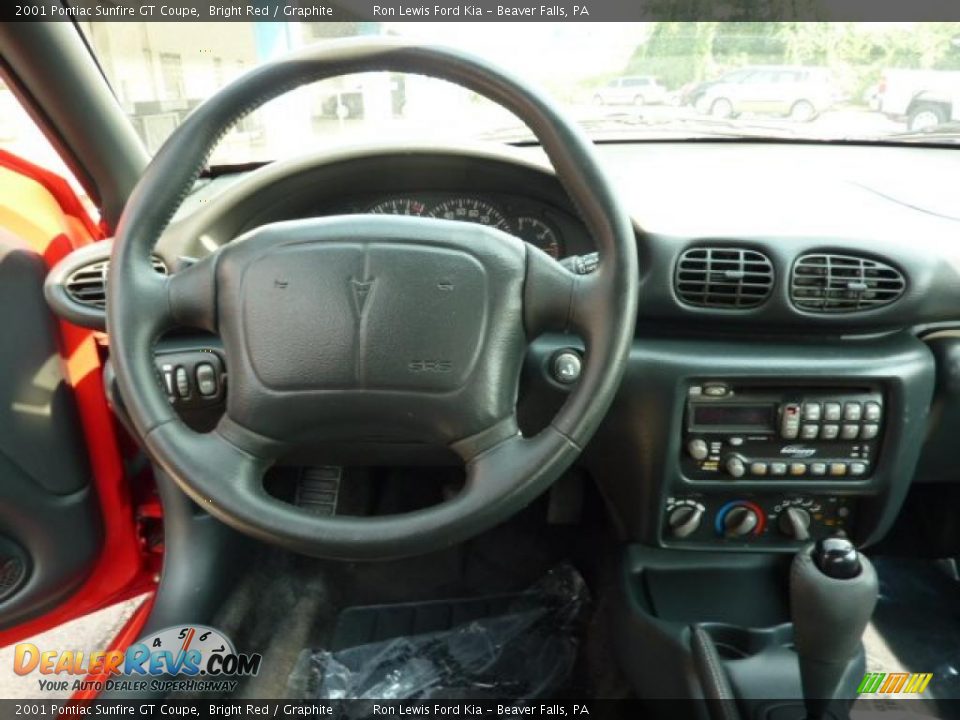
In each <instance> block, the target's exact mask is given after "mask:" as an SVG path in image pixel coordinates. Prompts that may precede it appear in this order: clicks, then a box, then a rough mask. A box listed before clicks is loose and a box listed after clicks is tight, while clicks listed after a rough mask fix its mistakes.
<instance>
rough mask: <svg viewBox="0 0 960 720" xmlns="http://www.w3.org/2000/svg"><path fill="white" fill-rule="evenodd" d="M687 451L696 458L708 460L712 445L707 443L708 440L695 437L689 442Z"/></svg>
mask: <svg viewBox="0 0 960 720" xmlns="http://www.w3.org/2000/svg"><path fill="white" fill-rule="evenodd" d="M687 452H688V453H690V457H692V458H693V459H694V460H706V459H707V456H708V455H709V454H710V447H709V446H708V445H707V441H706V440H701V439H700V438H694V439H693V440H691V441H690V442H688V443H687Z"/></svg>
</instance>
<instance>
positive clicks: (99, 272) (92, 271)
mask: <svg viewBox="0 0 960 720" xmlns="http://www.w3.org/2000/svg"><path fill="white" fill-rule="evenodd" d="M152 262H153V269H154V270H156V271H157V272H158V273H160V274H162V275H166V274H167V266H166V265H165V264H164V262H163V260H161V259H160V258H158V257H156V256H154V257H153V258H152ZM109 265H110V261H109V260H100V261H99V262H95V263H91V264H90V265H85V266H83V267H82V268H80V269H78V270H74V271H73V272H72V273H71V274H70V277H68V278H67V282H66V284H65V287H66V290H67V294H68V295H69V296H70V297H71V298H72V299H73V300H75V301H76V302H78V303H80V304H81V305H89V306H91V307H95V308H101V309H103V308H106V307H107V269H108V267H109Z"/></svg>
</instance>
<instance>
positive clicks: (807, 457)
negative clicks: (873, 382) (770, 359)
mask: <svg viewBox="0 0 960 720" xmlns="http://www.w3.org/2000/svg"><path fill="white" fill-rule="evenodd" d="M884 413H885V408H884V398H883V393H882V391H881V389H880V388H879V387H865V388H860V389H856V388H842V389H841V388H837V389H831V388H807V389H798V388H781V387H754V386H750V385H741V384H736V383H729V382H719V381H714V382H709V381H703V382H696V383H693V384H691V385H690V387H689V388H688V393H687V402H686V408H685V416H684V425H683V433H684V435H683V443H682V450H681V458H680V468H681V471H682V472H683V475H684V476H685V477H687V478H689V479H691V480H739V479H745V480H763V481H767V480H770V481H790V480H794V481H797V480H799V481H810V480H828V481H837V480H841V481H851V480H852V481H856V480H864V479H866V478H868V477H870V476H871V475H872V474H873V470H874V468H875V467H876V463H877V460H878V452H879V446H880V440H881V437H882V434H883V432H882V431H883V427H884Z"/></svg>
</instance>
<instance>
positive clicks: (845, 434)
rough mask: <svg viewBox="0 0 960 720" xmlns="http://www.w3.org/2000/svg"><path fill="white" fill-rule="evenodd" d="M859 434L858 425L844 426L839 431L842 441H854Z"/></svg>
mask: <svg viewBox="0 0 960 720" xmlns="http://www.w3.org/2000/svg"><path fill="white" fill-rule="evenodd" d="M859 434H860V426H859V425H844V426H843V427H842V428H841V429H840V437H842V438H843V439H844V440H854V439H856V437H857V435H859Z"/></svg>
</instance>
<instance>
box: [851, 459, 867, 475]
mask: <svg viewBox="0 0 960 720" xmlns="http://www.w3.org/2000/svg"><path fill="white" fill-rule="evenodd" d="M866 472H867V466H866V465H865V464H864V463H860V462H854V463H850V474H851V475H863V474H865V473H866Z"/></svg>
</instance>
